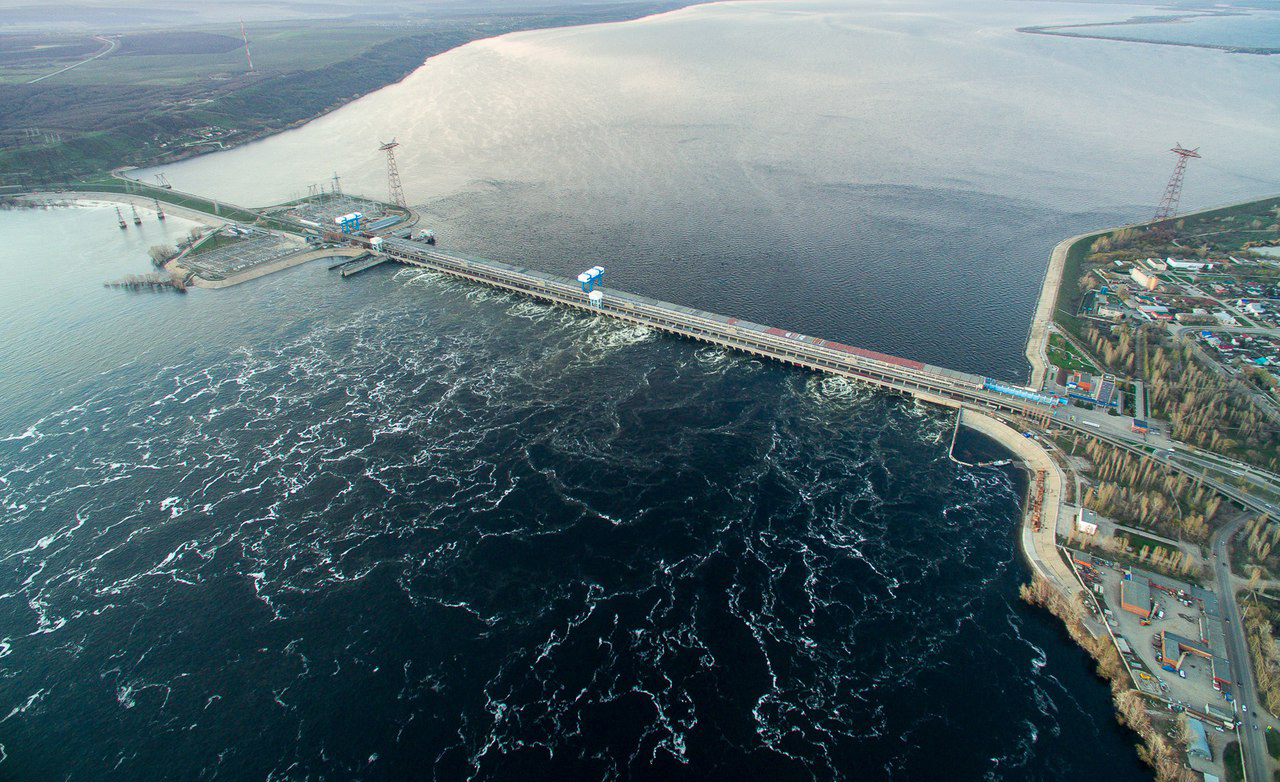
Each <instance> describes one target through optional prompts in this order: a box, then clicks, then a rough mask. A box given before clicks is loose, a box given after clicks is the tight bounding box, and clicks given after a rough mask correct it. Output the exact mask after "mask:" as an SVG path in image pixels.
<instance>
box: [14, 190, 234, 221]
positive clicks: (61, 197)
mask: <svg viewBox="0 0 1280 782" xmlns="http://www.w3.org/2000/svg"><path fill="white" fill-rule="evenodd" d="M17 197H18V198H21V199H23V200H24V201H35V202H53V203H58V202H61V203H66V204H77V203H79V204H88V203H93V202H95V201H106V202H108V203H113V204H126V205H128V206H137V207H142V208H144V209H155V205H156V202H155V199H154V198H148V197H146V196H135V195H129V194H127V193H90V192H83V193H82V192H79V191H77V192H74V193H72V192H63V193H56V192H42V193H27V194H25V195H20V196H17ZM161 208H162V209H164V213H165V214H166V215H173V216H174V217H181V218H182V219H184V220H190V221H192V222H195V223H202V224H204V225H208V226H214V227H217V226H223V225H226V224H227V223H229V222H231V221H230V220H224V219H223V218H221V217H218V216H216V215H211V214H209V213H208V212H200V211H197V210H195V209H188V208H187V207H185V206H178V205H177V204H171V203H169V202H167V201H166V202H163V203H162V204H161Z"/></svg>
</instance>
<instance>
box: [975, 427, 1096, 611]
mask: <svg viewBox="0 0 1280 782" xmlns="http://www.w3.org/2000/svg"><path fill="white" fill-rule="evenodd" d="M962 423H963V424H964V425H965V426H967V427H969V428H970V429H972V430H973V431H975V432H978V433H979V434H983V435H986V436H987V437H990V438H991V439H992V440H995V441H996V442H997V443H999V444H1000V445H1001V446H1003V447H1004V448H1005V449H1006V450H1008V451H1009V452H1010V453H1012V454H1013V456H1014V458H1016V459H1017V460H1019V461H1020V462H1021V463H1022V464H1023V466H1025V467H1026V468H1027V469H1028V470H1030V471H1031V472H1032V474H1033V475H1034V474H1035V473H1036V472H1037V471H1039V470H1043V471H1044V472H1045V482H1044V498H1043V500H1042V502H1041V505H1040V509H1041V510H1040V513H1041V518H1042V519H1043V523H1042V524H1041V526H1040V529H1039V530H1037V529H1035V527H1034V525H1033V524H1032V521H1031V518H1030V516H1028V517H1027V518H1024V519H1023V523H1022V528H1021V531H1020V533H1019V536H1018V542H1019V545H1020V548H1021V549H1022V554H1023V556H1024V557H1026V559H1027V562H1028V563H1029V564H1030V565H1031V567H1032V569H1033V570H1035V571H1036V573H1038V574H1039V575H1041V576H1042V577H1044V579H1045V580H1046V581H1047V582H1048V583H1049V584H1050V585H1052V586H1053V587H1054V588H1056V589H1057V590H1059V591H1060V592H1061V593H1062V594H1064V595H1067V596H1070V595H1072V594H1074V593H1075V591H1076V590H1077V588H1078V582H1077V581H1076V579H1075V577H1074V576H1073V575H1072V574H1071V571H1070V570H1069V569H1068V568H1067V565H1066V563H1065V562H1063V561H1062V557H1061V556H1060V555H1059V554H1058V542H1057V526H1058V524H1057V522H1058V515H1059V514H1060V512H1061V506H1062V487H1063V486H1064V485H1065V483H1066V476H1065V475H1063V473H1062V468H1060V467H1059V466H1058V465H1057V463H1056V462H1054V460H1053V458H1052V457H1051V456H1050V455H1049V452H1048V451H1046V450H1045V449H1044V447H1043V446H1041V445H1040V443H1039V442H1038V441H1036V440H1033V439H1031V438H1029V437H1023V436H1022V433H1021V432H1019V431H1018V430H1016V429H1014V428H1013V427H1012V426H1010V425H1008V424H1007V423H1005V422H1003V421H1001V420H999V419H997V418H994V417H993V416H990V415H987V414H986V413H980V412H976V411H974V410H966V411H964V418H963V420H962Z"/></svg>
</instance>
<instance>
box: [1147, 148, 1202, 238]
mask: <svg viewBox="0 0 1280 782" xmlns="http://www.w3.org/2000/svg"><path fill="white" fill-rule="evenodd" d="M1199 149H1200V147H1196V148H1195V149H1183V147H1182V144H1175V145H1174V147H1173V149H1171V150H1169V151H1170V152H1172V153H1173V154H1175V155H1177V156H1178V163H1177V165H1175V166H1174V167H1173V176H1171V177H1169V184H1168V185H1167V186H1165V189H1164V198H1161V199H1160V206H1158V207H1156V216H1155V217H1154V218H1152V219H1153V220H1165V219H1168V218H1170V217H1173V216H1174V215H1176V214H1177V213H1178V200H1179V199H1180V198H1182V177H1183V176H1184V175H1185V174H1186V173H1187V161H1188V160H1190V159H1191V158H1193V157H1200V153H1199V151H1198V150H1199Z"/></svg>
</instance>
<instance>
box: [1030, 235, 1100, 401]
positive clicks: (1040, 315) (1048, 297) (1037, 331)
mask: <svg viewBox="0 0 1280 782" xmlns="http://www.w3.org/2000/svg"><path fill="white" fill-rule="evenodd" d="M1091 235H1092V233H1087V234H1079V235H1077V236H1073V237H1071V238H1070V239H1064V240H1062V241H1061V242H1058V244H1057V246H1056V247H1054V248H1053V252H1052V253H1050V255H1049V267H1048V268H1047V269H1045V272H1044V282H1043V283H1041V285H1040V298H1039V299H1038V300H1037V301H1036V311H1035V314H1034V315H1033V316H1032V317H1031V330H1030V332H1029V333H1028V334H1027V361H1030V362H1031V382H1030V385H1031V387H1032V388H1041V387H1043V386H1044V379H1045V375H1046V374H1047V373H1048V372H1049V333H1050V332H1051V331H1052V326H1053V311H1054V309H1056V308H1057V306H1058V291H1059V290H1060V289H1061V288H1062V270H1063V269H1064V268H1066V265H1067V253H1069V252H1070V251H1071V246H1072V245H1073V244H1075V243H1076V242H1077V241H1079V240H1081V239H1083V238H1085V237H1086V236H1091Z"/></svg>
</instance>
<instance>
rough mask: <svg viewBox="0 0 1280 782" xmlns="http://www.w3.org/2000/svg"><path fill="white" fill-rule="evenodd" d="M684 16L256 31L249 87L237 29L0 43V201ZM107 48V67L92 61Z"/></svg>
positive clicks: (580, 10) (539, 17) (505, 17)
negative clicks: (555, 44)
mask: <svg viewBox="0 0 1280 782" xmlns="http://www.w3.org/2000/svg"><path fill="white" fill-rule="evenodd" d="M689 4H690V3H689V2H680V1H679V0H654V1H653V2H642V3H616V4H601V5H592V6H586V7H582V6H575V7H573V8H572V9H566V10H552V11H539V12H528V13H509V14H498V13H484V12H471V11H468V12H465V13H455V14H453V15H452V16H446V17H434V18H427V17H425V16H422V17H418V18H414V19H410V20H408V21H403V20H398V21H396V22H395V23H387V22H379V23H372V22H367V21H365V22H355V21H324V22H290V23H275V24H272V25H261V26H258V27H256V28H255V29H254V30H253V31H252V32H251V37H252V39H253V40H252V53H253V60H254V66H255V69H256V70H255V72H253V73H250V72H249V71H248V66H247V63H246V57H245V52H244V50H243V42H242V40H241V38H240V30H239V27H238V26H235V27H227V26H220V27H213V28H210V29H201V30H166V31H148V32H145V33H130V34H122V35H114V36H95V37H90V36H87V35H70V34H62V35H12V36H0V187H4V186H7V187H9V188H11V189H19V188H32V187H39V186H43V185H50V184H56V183H61V182H64V181H67V180H68V179H69V178H71V177H77V176H83V175H87V174H93V173H102V172H105V171H109V170H111V169H114V168H118V167H121V166H127V165H135V166H142V165H151V164H156V163H163V162H171V161H174V160H180V159H182V158H185V157H190V156H192V155H198V154H202V153H205V152H210V151H216V150H219V149H224V148H227V147H230V146H235V145H238V144H242V143H245V142H247V141H250V140H253V139H257V138H261V137H264V136H267V135H270V134H273V133H277V132H279V131H281V130H284V129H287V128H290V127H294V126H297V125H300V124H302V123H304V122H307V121H309V120H311V119H314V118H316V117H318V116H321V115H323V114H325V113H327V112H329V111H332V110H334V109H336V108H338V107H340V106H342V105H344V104H346V103H348V102H350V101H352V100H354V99H356V98H358V97H360V96H362V95H365V94H368V93H370V92H373V91H375V90H377V89H380V88H382V87H384V86H386V85H388V84H393V83H395V82H397V81H400V80H401V79H403V78H404V77H405V76H407V75H408V74H410V73H411V72H413V71H414V70H415V69H417V68H418V67H419V66H420V65H421V64H422V63H423V61H425V60H426V59H427V58H429V57H433V56H435V55H438V54H441V53H443V52H445V51H448V50H450V49H453V48H456V47H458V46H461V45H463V44H465V43H468V42H471V41H475V40H479V39H482V38H490V37H493V36H496V35H502V34H504V33H508V32H514V31H519V30H531V29H539V28H549V27H563V26H570V25H580V24H591V23H600V22H611V21H621V20H626V19H635V18H639V17H641V16H646V15H649V14H652V13H657V12H660V11H664V10H670V9H673V8H678V7H681V6H685V5H689ZM113 42H114V48H112V49H111V50H110V51H109V52H108V53H107V54H105V55H104V56H101V57H99V58H98V59H93V60H87V59H86V58H89V57H91V56H92V55H93V54H94V53H95V52H97V51H103V50H105V47H109V46H112V43H113ZM76 63H82V64H80V65H78V66H77V67H75V68H73V69H71V70H66V71H65V72H60V73H59V72H58V71H59V69H61V68H65V67H66V66H68V65H74V64H76ZM54 74H56V75H54ZM42 77H43V78H42ZM33 81H34V83H33Z"/></svg>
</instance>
